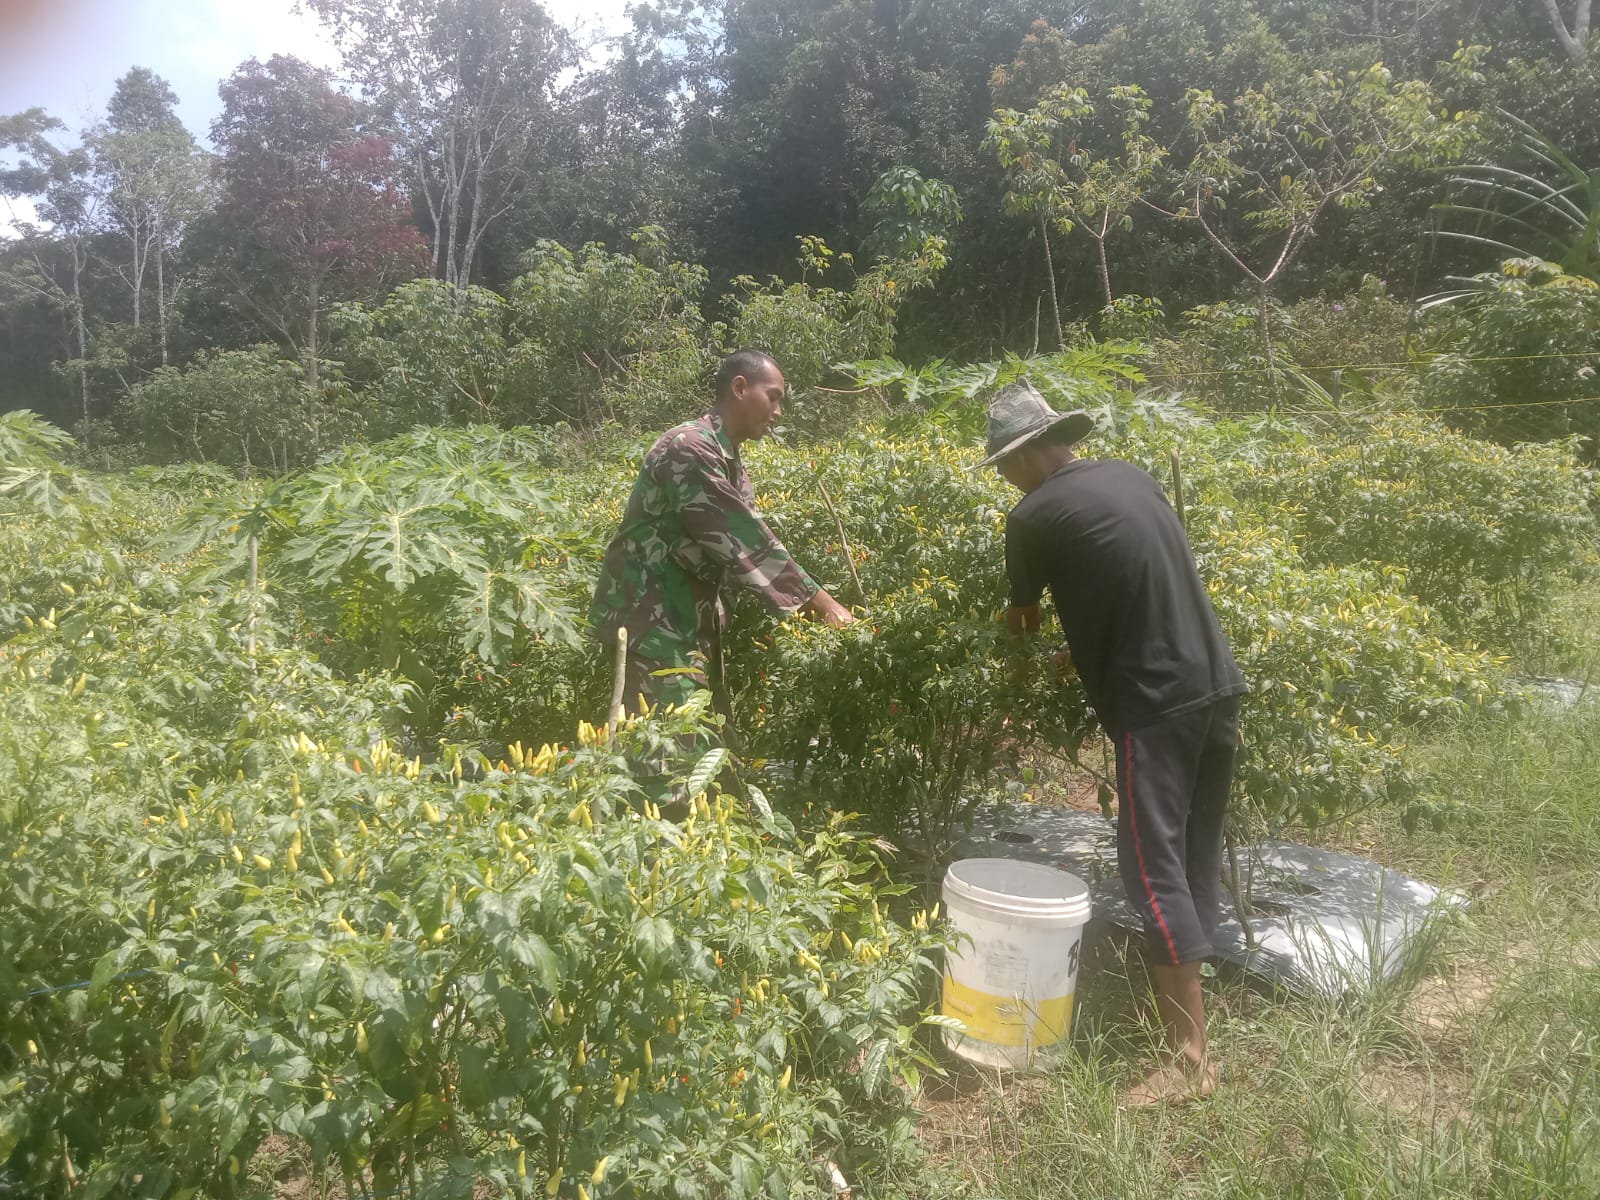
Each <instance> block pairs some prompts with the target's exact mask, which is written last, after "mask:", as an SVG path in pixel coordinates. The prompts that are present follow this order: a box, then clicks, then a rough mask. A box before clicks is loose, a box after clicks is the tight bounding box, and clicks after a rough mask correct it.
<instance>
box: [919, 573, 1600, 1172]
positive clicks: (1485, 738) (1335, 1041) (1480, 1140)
mask: <svg viewBox="0 0 1600 1200" xmlns="http://www.w3.org/2000/svg"><path fill="white" fill-rule="evenodd" d="M1571 611H1572V612H1573V613H1574V614H1580V613H1581V614H1585V619H1582V620H1575V621H1574V623H1573V625H1571V626H1569V628H1573V629H1575V630H1576V631H1578V633H1579V636H1578V637H1577V638H1576V639H1575V640H1574V645H1573V648H1572V649H1570V650H1569V651H1568V652H1567V654H1566V655H1565V656H1564V661H1563V663H1562V664H1561V665H1562V666H1563V667H1565V668H1566V670H1567V671H1569V672H1573V673H1577V674H1578V677H1580V678H1582V677H1585V676H1586V677H1588V678H1590V679H1593V680H1597V681H1600V617H1597V614H1600V591H1596V592H1594V593H1592V594H1590V595H1587V596H1584V597H1580V598H1578V599H1576V600H1574V602H1573V604H1572V605H1571ZM1422 760H1423V761H1425V762H1426V763H1427V764H1428V766H1429V768H1430V771H1431V774H1432V778H1433V780H1434V787H1435V789H1436V791H1437V794H1438V795H1440V796H1443V797H1447V798H1449V799H1450V800H1451V801H1452V802H1453V816H1452V819H1451V821H1450V823H1449V824H1448V825H1447V826H1446V827H1445V828H1443V829H1441V830H1432V831H1427V832H1422V833H1418V834H1416V835H1414V836H1413V835H1408V834H1406V833H1405V832H1404V831H1403V830H1402V829H1401V828H1400V825H1399V822H1398V821H1396V820H1392V819H1389V818H1387V817H1383V816H1380V817H1377V818H1374V819H1372V820H1370V821H1367V822H1365V823H1363V824H1361V825H1360V826H1358V827H1353V828H1349V829H1346V830H1343V831H1339V832H1338V833H1337V834H1335V836H1334V837H1333V838H1332V839H1331V840H1333V841H1335V842H1338V843H1340V844H1342V845H1345V846H1346V847H1348V848H1353V849H1356V850H1357V851H1358V852H1361V853H1365V854H1368V855H1370V856H1372V857H1374V858H1377V859H1379V860H1380V861H1383V862H1385V863H1386V864H1388V865H1391V866H1394V867H1397V868H1398V869H1401V870H1404V871H1407V872H1409V873H1412V874H1415V875H1417V876H1420V877H1422V878H1426V879H1431V880H1436V881H1440V882H1443V883H1445V884H1446V885H1448V886H1455V887H1459V888H1461V889H1463V890H1464V891H1466V892H1467V893H1468V894H1470V895H1472V896H1473V897H1474V903H1473V905H1472V907H1471V909H1470V910H1469V912H1468V913H1466V914H1465V915H1464V916H1462V917H1460V918H1458V919H1456V920H1455V921H1453V922H1452V924H1453V926H1454V927H1453V928H1450V929H1447V930H1445V931H1443V936H1442V937H1440V938H1439V939H1438V942H1437V945H1436V946H1435V947H1434V949H1433V950H1432V952H1431V954H1430V955H1429V957H1428V960H1427V961H1426V963H1424V964H1423V969H1422V970H1420V971H1418V972H1416V973H1415V974H1414V975H1413V976H1412V977H1411V978H1408V979H1407V980H1404V981H1402V982H1401V983H1400V984H1398V985H1392V986H1388V987H1385V988H1382V989H1380V990H1378V991H1377V992H1376V993H1374V994H1370V995H1367V996H1365V997H1362V998H1361V999H1359V1000H1356V1001H1353V1002H1352V1001H1349V1000H1347V1001H1344V1002H1339V1003H1334V1002H1322V1001H1316V1000H1309V999H1299V998H1287V999H1286V998H1283V997H1272V996H1268V995H1264V994H1262V993H1261V992H1260V991H1259V990H1258V989H1257V988H1256V987H1255V986H1253V985H1252V984H1251V983H1250V982H1249V981H1248V980H1246V979H1244V978H1242V977H1239V976H1236V975H1235V976H1232V977H1228V976H1224V977H1221V978H1219V979H1218V980H1216V981H1214V984H1213V986H1211V987H1210V988H1209V994H1208V1000H1209V1003H1210V1005H1211V1032H1212V1040H1213V1047H1214V1051H1215V1053H1216V1055H1217V1057H1218V1061H1219V1066H1220V1070H1221V1073H1222V1081H1223V1082H1222V1086H1221V1089H1220V1090H1219V1092H1218V1094H1217V1095H1216V1096H1214V1097H1213V1098H1212V1099H1210V1100H1209V1101H1207V1102H1204V1103H1200V1104H1192V1105H1180V1106H1173V1107H1169V1108H1166V1109H1161V1110H1156V1111H1138V1110H1126V1109H1122V1108H1119V1105H1118V1101H1119V1098H1120V1096H1121V1094H1122V1093H1123V1092H1124V1091H1125V1090H1126V1088H1127V1086H1128V1084H1129V1083H1130V1082H1131V1081H1132V1080H1133V1079H1134V1078H1135V1077H1136V1074H1137V1072H1138V1070H1139V1064H1140V1057H1141V1055H1142V1054H1144V1053H1145V1052H1147V1050H1148V1048H1149V1046H1150V1044H1151V1043H1150V1034H1149V1030H1148V1027H1147V1022H1148V1004H1147V1001H1146V996H1147V994H1148V989H1147V986H1146V983H1145V979H1144V974H1143V970H1142V968H1141V966H1140V964H1139V962H1138V960H1137V957H1136V956H1130V955H1128V954H1127V953H1126V952H1125V951H1124V950H1123V949H1122V948H1121V947H1119V946H1117V945H1112V944H1108V945H1102V946H1101V947H1100V948H1099V953H1098V961H1097V963H1096V965H1095V966H1094V967H1092V968H1091V969H1090V970H1088V971H1086V972H1085V974H1084V976H1083V977H1082V978H1083V980H1084V982H1083V983H1081V984H1080V989H1081V991H1080V998H1079V1012H1078V1017H1077V1028H1076V1029H1075V1031H1074V1046H1073V1054H1072V1055H1071V1056H1070V1057H1069V1058H1068V1059H1067V1060H1066V1061H1065V1062H1064V1063H1063V1064H1061V1065H1060V1066H1059V1067H1057V1068H1056V1069H1054V1070H1053V1071H1052V1072H1051V1073H1048V1074H1045V1075H1042V1076H1039V1077H1035V1078H1030V1079H1027V1080H1023V1081H1021V1082H1018V1083H1014V1084H1011V1085H1009V1086H1007V1087H1006V1088H1004V1089H1001V1088H999V1087H997V1086H995V1085H992V1084H991V1085H988V1086H981V1087H979V1088H977V1089H976V1090H974V1091H970V1092H967V1093H965V1094H960V1095H952V1096H945V1097H942V1098H941V1097H936V1098H931V1099H929V1100H928V1102H927V1104H926V1108H927V1117H926V1119H925V1121H924V1126H923V1140H924V1144H925V1145H926V1146H927V1147H928V1149H929V1151H930V1159H931V1162H932V1170H931V1172H930V1173H922V1174H920V1175H919V1177H918V1178H917V1179H915V1180H911V1179H908V1180H905V1181H903V1183H902V1188H903V1191H904V1193H905V1195H907V1196H908V1197H915V1198H917V1200H924V1198H925V1200H933V1198H934V1197H940V1198H947V1197H965V1198H969V1200H1038V1198H1045V1197H1058V1196H1059V1197H1062V1198H1063V1200H1068V1198H1071V1200H1091V1198H1094V1197H1106V1198H1108V1200H1110V1198H1113V1197H1114V1198H1116V1200H1136V1198H1139V1197H1163V1198H1166V1197H1194V1198H1197V1200H1198V1198H1217V1200H1222V1198H1230V1200H1231V1198H1239V1200H1244V1198H1254V1197H1273V1198H1277V1197H1307V1198H1313V1197H1315V1198H1320V1197H1385V1198H1394V1200H1401V1198H1405V1200H1445V1198H1449V1200H1455V1198H1462V1200H1465V1198H1468V1197H1471V1198H1474V1200H1476V1198H1479V1197H1493V1198H1496V1200H1520V1198H1522V1197H1528V1198H1530V1200H1531V1198H1533V1197H1540V1198H1545V1197H1596V1196H1600V698H1597V700H1596V702H1595V703H1593V704H1591V705H1589V706H1588V707H1587V708H1584V709H1580V710H1578V711H1575V712H1570V713H1565V714H1558V713H1554V712H1551V711H1549V710H1540V709H1537V708H1535V709H1531V710H1528V711H1524V712H1520V713H1513V714H1508V715H1500V716H1495V717H1482V718H1478V719H1475V720H1473V721H1471V722H1469V723H1466V724H1464V725H1462V726H1461V727H1460V728H1458V729H1456V730H1454V731H1452V732H1450V733H1449V734H1448V735H1446V736H1444V737H1442V738H1441V739H1440V740H1439V741H1438V742H1437V743H1436V744H1434V745H1432V746H1430V747H1428V748H1427V749H1426V751H1425V752H1423V754H1422Z"/></svg>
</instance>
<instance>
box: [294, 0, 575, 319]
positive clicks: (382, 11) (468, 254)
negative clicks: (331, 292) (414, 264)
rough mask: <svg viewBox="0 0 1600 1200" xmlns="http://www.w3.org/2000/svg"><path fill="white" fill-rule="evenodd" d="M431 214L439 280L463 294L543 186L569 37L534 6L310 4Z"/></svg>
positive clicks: (428, 0)
mask: <svg viewBox="0 0 1600 1200" xmlns="http://www.w3.org/2000/svg"><path fill="white" fill-rule="evenodd" d="M310 5H311V7H312V9H313V10H315V12H316V13H317V15H318V16H319V17H321V18H322V19H323V20H324V21H326V22H327V23H328V24H329V25H330V26H331V27H332V29H333V34H334V38H335V40H336V41H337V43H338V44H339V46H340V48H341V49H342V50H343V51H344V53H345V57H346V62H347V63H348V64H349V66H350V68H351V69H352V70H353V71H354V73H355V75H356V77H357V78H358V79H359V80H360V81H361V85H362V88H363V90H364V91H365V93H366V96H367V99H368V100H370V101H372V102H373V103H374V104H375V105H377V106H378V108H379V109H380V110H381V112H382V113H383V117H384V120H385V122H386V123H387V126H388V128H389V130H390V131H391V132H392V133H393V136H394V138H395V140H396V141H397V143H398V144H399V145H400V146H401V147H402V148H403V150H404V152H405V155H406V157H407V159H408V160H409V163H410V167H411V173H412V176H413V180H414V183H415V186H416V189H417V191H418V194H419V195H420V196H421V198H422V200H423V201H424V202H425V203H426V205H427V210H428V220H429V231H430V235H431V238H432V244H433V245H432V248H433V272H434V274H435V275H436V276H437V277H438V278H440V279H443V280H445V281H446V282H447V283H450V284H451V285H453V286H455V287H458V288H464V287H466V286H467V285H468V284H469V283H471V282H472V278H473V268H474V264H475V262H476V260H477V257H478V253H479V250H480V249H481V247H482V245H483V242H484V238H485V236H486V235H487V234H488V233H489V231H490V230H491V229H492V228H493V227H494V225H495V224H496V222H498V221H500V220H501V219H502V218H503V217H505V215H506V214H507V213H508V212H510V211H511V210H512V208H513V207H514V205H515V203H516V201H517V197H518V195H519V193H520V192H521V191H522V189H523V188H524V187H526V185H527V183H528V181H529V179H530V178H531V177H532V175H533V173H534V170H535V166H536V159H537V151H538V149H539V147H540V145H541V142H542V140H543V139H544V138H545V137H547V136H548V134H549V130H550V126H551V123H552V118H551V114H552V110H553V107H554V100H555V89H556V81H557V79H558V77H559V75H560V74H561V72H562V71H563V70H565V69H567V68H568V67H570V66H572V65H574V63H575V56H574V53H573V47H572V45H571V41H570V39H569V38H568V37H567V36H566V35H565V34H564V33H563V32H562V31H561V30H560V29H559V28H558V27H557V26H556V25H555V24H554V23H553V22H552V21H551V20H550V19H549V17H548V16H546V15H545V12H544V10H543V9H542V8H540V7H539V5H538V4H536V3H534V2H533V0H310Z"/></svg>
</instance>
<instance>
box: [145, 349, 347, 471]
mask: <svg viewBox="0 0 1600 1200" xmlns="http://www.w3.org/2000/svg"><path fill="white" fill-rule="evenodd" d="M340 395H341V392H340V391H339V389H337V388H325V389H324V390H323V392H322V393H320V394H319V393H318V392H317V391H314V390H313V389H312V388H311V387H310V386H309V385H308V384H307V383H306V381H305V371H304V368H303V367H302V366H301V365H300V364H298V363H293V362H290V361H288V360H287V359H284V358H282V357H280V356H279V354H278V352H277V350H276V348H274V347H271V346H256V347H253V348H252V349H249V350H221V351H209V352H206V353H203V354H201V355H200V356H198V357H197V358H196V359H195V361H194V362H193V363H191V364H190V365H189V366H187V367H183V368H179V367H161V368H159V369H158V370H156V371H154V372H152V373H151V375H150V377H149V378H148V379H146V380H145V381H144V382H143V383H140V384H139V385H138V386H136V387H135V388H133V389H132V390H131V391H130V392H129V393H128V395H127V397H126V398H125V399H124V400H123V402H122V414H123V419H124V420H126V421H127V423H128V424H129V425H130V426H131V427H132V428H133V430H134V431H135V433H136V435H137V436H138V438H139V439H140V440H141V441H142V442H143V443H144V445H145V447H146V449H147V451H148V452H149V453H150V455H151V456H152V457H154V458H156V459H157V460H159V461H165V462H181V461H183V460H185V459H192V460H198V461H201V462H215V463H221V464H223V465H225V466H230V467H240V468H243V469H244V470H245V471H247V472H255V471H265V472H268V473H271V474H282V473H284V472H287V471H289V470H292V469H293V468H295V467H298V466H302V465H303V464H305V463H307V462H309V461H311V460H312V459H314V458H315V457H316V456H317V455H319V454H321V453H322V452H323V451H324V450H326V449H328V448H329V447H332V446H335V445H338V444H339V443H341V442H343V441H345V440H347V439H349V438H351V437H355V436H359V433H360V430H361V425H360V421H359V419H358V415H357V414H356V413H354V412H352V411H350V410H349V409H347V408H345V407H343V406H342V404H341V403H340V402H339V397H340Z"/></svg>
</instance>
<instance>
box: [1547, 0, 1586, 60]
mask: <svg viewBox="0 0 1600 1200" xmlns="http://www.w3.org/2000/svg"><path fill="white" fill-rule="evenodd" d="M1544 11H1545V15H1546V16H1548V17H1549V18H1550V26H1551V28H1552V29H1553V30H1554V31H1555V35H1556V40H1557V41H1558V42H1560V43H1561V48H1562V49H1563V50H1565V51H1566V52H1567V57H1568V58H1570V59H1571V60H1572V61H1573V62H1575V63H1579V64H1582V63H1583V62H1585V61H1586V60H1587V58H1588V54H1589V20H1590V14H1591V12H1592V11H1593V10H1592V5H1591V0H1578V7H1577V11H1576V12H1575V13H1574V14H1573V18H1572V28H1571V29H1570V30H1569V29H1568V28H1567V19H1566V18H1565V17H1564V16H1562V15H1561V6H1560V5H1558V4H1557V3H1556V0H1544Z"/></svg>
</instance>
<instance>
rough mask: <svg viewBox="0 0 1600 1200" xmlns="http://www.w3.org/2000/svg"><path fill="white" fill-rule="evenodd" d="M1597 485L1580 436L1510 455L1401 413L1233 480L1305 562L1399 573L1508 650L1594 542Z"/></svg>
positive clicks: (1307, 445)
mask: <svg viewBox="0 0 1600 1200" xmlns="http://www.w3.org/2000/svg"><path fill="white" fill-rule="evenodd" d="M1595 480H1596V477H1595V475H1594V474H1593V473H1592V472H1590V471H1588V470H1586V469H1584V468H1582V467H1581V466H1579V465H1578V463H1577V462H1576V461H1575V459H1574V455H1573V447H1572V446H1571V445H1570V444H1569V445H1561V444H1551V445H1547V446H1532V445H1530V446H1522V447H1518V448H1517V449H1514V450H1512V449H1506V448H1504V447H1501V446H1497V445H1495V444H1493V443H1491V442H1484V441H1480V440H1479V439H1477V438H1473V437H1468V436H1465V435H1463V434H1459V433H1454V432H1451V431H1450V430H1449V429H1447V428H1445V427H1444V426H1442V425H1440V424H1439V423H1437V422H1433V421H1427V420H1424V419H1421V418H1417V417H1400V416H1396V417H1391V418H1388V419H1385V420H1384V421H1382V422H1380V423H1379V424H1377V425H1375V426H1373V427H1372V429H1371V430H1370V431H1367V432H1366V433H1365V434H1364V435H1363V436H1361V437H1359V438H1358V439H1356V440H1349V441H1337V442H1329V441H1325V440H1310V441H1295V442H1294V443H1292V444H1291V445H1289V446H1288V447H1286V448H1285V449H1283V450H1282V451H1281V452H1279V453H1275V454H1273V455H1272V456H1271V457H1270V458H1269V459H1268V460H1267V461H1266V462H1265V463H1264V465H1263V466H1262V468H1261V469H1260V470H1250V471H1241V472H1239V473H1238V474H1237V475H1236V476H1235V480H1234V483H1235V488H1236V491H1237V492H1238V494H1239V495H1240V496H1242V497H1247V498H1250V499H1251V501H1252V502H1253V503H1256V504H1259V505H1261V506H1263V510H1264V511H1269V512H1271V513H1273V514H1274V515H1275V516H1276V519H1278V520H1279V521H1282V522H1283V523H1284V524H1285V526H1286V527H1287V528H1288V529H1289V530H1291V531H1292V533H1293V535H1294V537H1295V540H1296V543H1297V545H1298V546H1299V548H1300V550H1301V552H1302V553H1303V554H1304V555H1305V557H1306V559H1307V560H1308V561H1310V562H1312V563H1325V564H1330V565H1352V564H1375V565H1379V566H1394V567H1399V568H1402V569H1403V570H1404V572H1405V575H1404V587H1405V589H1406V594H1409V595H1414V596H1416V597H1417V598H1418V599H1420V600H1421V601H1422V602H1423V603H1424V604H1426V605H1428V606H1429V607H1431V608H1432V609H1434V610H1435V611H1436V612H1437V613H1438V614H1439V615H1440V617H1441V618H1442V622H1443V626H1444V629H1445V630H1446V631H1447V632H1448V633H1449V634H1451V635H1452V636H1454V637H1455V638H1458V639H1459V638H1475V639H1481V640H1487V641H1490V642H1493V643H1494V644H1496V645H1500V646H1503V647H1512V646H1523V645H1526V644H1527V641H1528V639H1529V638H1530V637H1532V636H1536V635H1537V633H1538V631H1539V630H1540V627H1541V626H1542V624H1543V622H1544V618H1545V616H1546V615H1547V613H1548V611H1549V606H1550V603H1551V600H1552V597H1553V595H1554V593H1555V592H1556V591H1557V589H1558V588H1559V586H1560V584H1561V582H1562V581H1563V580H1564V579H1568V578H1571V577H1573V576H1575V575H1576V574H1577V573H1578V572H1579V570H1580V569H1581V566H1582V564H1583V562H1584V560H1585V557H1586V555H1587V554H1588V552H1589V551H1590V550H1591V549H1592V547H1593V545H1594V541H1595V536H1596V533H1597V532H1600V530H1597V526H1596V523H1595V518H1594V513H1593V511H1592V509H1591V507H1590V506H1591V505H1592V504H1593V503H1594V502H1595V500H1596V498H1597V496H1600V493H1597V491H1596V486H1595Z"/></svg>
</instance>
